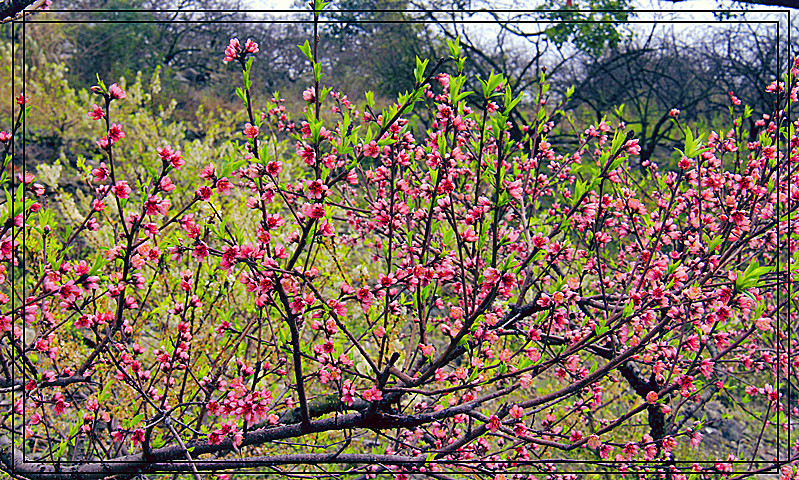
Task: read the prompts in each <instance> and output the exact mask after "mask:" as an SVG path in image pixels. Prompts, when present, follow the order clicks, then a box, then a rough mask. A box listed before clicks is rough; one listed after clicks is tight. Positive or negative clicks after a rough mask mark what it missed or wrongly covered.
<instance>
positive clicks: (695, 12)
mask: <svg viewBox="0 0 799 480" xmlns="http://www.w3.org/2000/svg"><path fill="white" fill-rule="evenodd" d="M244 1H245V3H246V4H248V5H249V6H250V7H252V8H253V9H257V10H291V9H295V8H296V7H294V5H295V3H296V2H295V0H244ZM480 1H481V0H474V1H473V3H472V8H479V6H478V3H480ZM484 1H485V3H483V4H482V5H485V7H486V8H490V9H496V10H500V9H507V10H511V11H515V12H518V10H519V8H520V7H526V8H532V7H533V6H534V4H530V3H525V2H524V1H523V0H484ZM565 1H566V0H564V3H565ZM333 4H335V0H333ZM633 5H634V7H635V18H634V20H633V22H631V23H630V24H629V25H628V27H629V28H630V29H631V30H633V31H634V32H636V33H639V34H649V32H650V31H651V29H652V25H653V22H656V23H657V25H658V26H659V27H661V28H664V29H668V30H669V31H672V32H674V33H675V34H677V35H678V36H682V37H683V38H684V40H688V39H689V38H690V37H693V36H697V37H699V36H705V35H707V34H708V33H710V31H711V30H712V29H714V28H720V27H722V26H723V24H721V23H719V19H718V18H717V17H716V16H715V15H714V13H713V12H716V11H719V9H720V8H728V9H731V10H739V11H740V10H742V6H741V5H736V4H733V3H732V2H731V1H729V0H721V2H719V1H716V0H685V1H680V2H677V3H675V2H670V1H667V0H633ZM743 7H744V8H747V6H746V5H743ZM747 10H748V12H747V14H746V19H747V21H749V22H753V21H754V22H755V23H759V22H766V23H764V24H763V26H764V28H773V23H771V22H775V21H781V22H782V23H783V24H785V22H786V21H787V17H788V14H787V12H788V10H787V9H785V8H782V7H770V6H764V5H749V6H748V8H747ZM508 15H516V13H510V14H508ZM471 18H472V19H477V18H481V17H479V16H478V17H471ZM482 18H483V19H485V23H483V24H476V25H475V24H473V25H471V26H470V28H469V31H470V32H473V34H474V36H475V37H482V39H483V40H484V41H486V43H490V42H491V39H492V38H495V37H496V32H497V30H498V29H497V27H496V23H495V22H494V21H493V20H492V18H491V17H490V16H488V15H487V14H486V15H484V16H483V17H482ZM733 21H735V20H733ZM770 24H771V25H770ZM542 27H543V25H541V24H528V25H527V30H531V29H539V30H540V29H541V28H542ZM473 40H474V39H473ZM480 43H482V42H480Z"/></svg>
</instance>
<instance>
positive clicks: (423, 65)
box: [413, 57, 430, 85]
mask: <svg viewBox="0 0 799 480" xmlns="http://www.w3.org/2000/svg"><path fill="white" fill-rule="evenodd" d="M428 62H430V60H429V59H425V60H420V59H419V57H416V68H414V69H413V76H414V78H415V79H416V84H417V85H421V84H422V81H424V72H425V70H426V69H427V64H428Z"/></svg>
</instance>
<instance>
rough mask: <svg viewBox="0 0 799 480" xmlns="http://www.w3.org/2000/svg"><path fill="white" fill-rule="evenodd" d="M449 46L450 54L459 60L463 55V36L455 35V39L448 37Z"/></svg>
mask: <svg viewBox="0 0 799 480" xmlns="http://www.w3.org/2000/svg"><path fill="white" fill-rule="evenodd" d="M447 47H449V54H450V56H451V57H452V58H453V59H455V60H457V59H458V58H459V57H460V55H461V37H460V36H458V37H455V40H449V39H447Z"/></svg>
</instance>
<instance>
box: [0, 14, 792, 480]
mask: <svg viewBox="0 0 799 480" xmlns="http://www.w3.org/2000/svg"><path fill="white" fill-rule="evenodd" d="M321 7H322V5H321V4H320V3H319V2H317V3H316V4H315V5H313V8H314V9H315V18H318V14H319V11H320V10H321ZM449 47H450V57H449V58H447V59H441V60H439V61H438V62H436V64H435V65H432V66H431V65H429V64H428V62H427V61H421V60H417V67H416V69H415V71H414V88H413V90H412V91H410V92H407V93H406V94H404V95H400V97H399V99H398V101H397V103H396V104H394V105H393V106H391V107H389V108H387V109H385V110H383V111H382V112H381V113H377V112H375V111H374V105H373V104H372V101H371V99H369V98H368V96H367V104H366V105H365V106H364V108H363V109H362V110H359V109H357V108H356V107H355V105H353V104H351V103H350V102H349V101H348V100H347V98H346V96H345V95H344V94H343V93H341V92H334V91H331V90H330V89H329V88H327V87H324V86H323V85H322V84H321V73H320V69H319V68H315V78H314V83H313V85H311V86H309V88H308V89H307V90H306V91H305V92H304V93H303V99H304V101H305V102H306V105H307V108H306V109H305V111H304V112H303V118H302V120H297V121H292V119H291V118H290V117H289V115H288V113H287V112H286V111H285V108H282V105H283V100H282V99H281V98H280V97H279V95H275V97H274V98H273V99H271V100H270V101H269V102H268V108H266V109H265V111H263V112H262V113H261V112H259V111H258V105H259V103H258V101H257V99H254V98H252V97H251V85H252V79H251V78H250V71H251V68H252V61H253V58H254V57H255V56H256V55H257V53H258V50H259V48H258V45H257V44H256V43H255V42H253V41H252V40H249V39H248V40H247V41H246V42H240V41H238V40H237V39H234V40H231V42H230V45H229V46H228V48H227V50H226V51H225V61H228V62H229V63H230V64H231V65H233V66H235V67H238V68H240V69H241V71H242V73H243V86H242V87H241V88H239V89H238V93H239V96H240V98H241V99H242V101H243V103H244V106H245V109H246V111H247V117H248V118H247V121H246V123H245V125H244V126H243V128H242V129H241V133H240V134H238V136H237V138H238V148H237V149H236V150H235V151H232V153H230V154H229V155H226V156H223V157H222V158H217V157H215V158H212V159H208V160H209V161H208V162H207V163H204V166H203V167H202V168H201V169H199V171H194V172H191V173H192V175H191V176H189V174H188V173H187V172H188V170H189V168H190V166H188V165H186V162H185V160H184V159H183V155H182V153H181V152H180V147H179V146H178V145H175V144H171V145H167V144H163V143H159V142H160V139H158V138H154V137H146V138H141V137H140V138H138V139H134V138H133V137H134V136H135V133H133V132H132V131H131V130H128V128H127V127H126V126H125V125H121V124H119V123H118V121H117V120H116V118H117V117H116V115H117V111H118V110H119V108H120V105H124V103H125V102H127V101H129V100H130V99H129V98H127V97H128V95H127V93H126V92H125V90H124V89H123V88H122V87H120V86H119V85H117V84H112V85H111V86H106V85H105V84H103V83H102V82H100V83H99V84H98V85H96V86H94V87H93V89H92V90H93V93H94V94H96V98H97V99H98V100H97V102H98V103H97V104H96V105H92V106H90V105H88V104H87V105H86V108H89V109H90V111H89V116H90V117H91V118H94V119H96V123H95V125H99V126H98V127H97V128H98V130H100V131H102V132H103V133H102V135H100V138H99V140H97V146H98V148H99V149H100V151H101V152H102V154H103V157H102V159H101V161H97V162H95V163H94V164H92V165H91V167H89V170H90V175H87V176H86V177H85V180H86V183H87V188H88V189H90V190H89V191H91V192H92V195H93V199H92V200H91V204H90V208H89V209H88V210H87V211H85V212H84V213H83V216H82V218H80V219H78V220H77V221H75V220H74V219H71V218H63V216H59V217H57V216H56V215H55V214H54V208H53V205H51V204H49V203H48V198H47V197H48V192H49V190H48V188H46V187H45V186H43V185H42V184H41V183H39V182H38V181H37V179H36V178H34V176H33V175H30V174H25V175H22V174H19V175H15V174H13V173H12V172H11V171H10V168H11V167H13V166H14V165H16V164H15V163H13V162H12V159H13V157H14V155H13V154H12V153H13V140H14V138H15V137H18V136H19V133H20V130H19V125H20V122H19V121H17V122H16V123H15V124H14V125H13V128H12V129H11V130H12V131H11V133H5V132H4V133H3V137H2V138H1V139H0V140H2V141H3V143H4V145H5V152H4V153H5V155H4V158H5V159H6V162H5V165H6V167H7V168H6V169H5V170H4V172H3V176H2V183H3V185H4V186H5V190H6V198H7V199H6V203H5V211H4V214H3V216H2V218H0V225H2V232H1V233H0V237H1V238H0V247H2V248H0V252H2V253H1V255H2V256H0V262H2V263H0V271H1V272H2V277H0V283H2V285H3V287H4V288H5V290H4V291H3V293H2V296H1V297H0V301H2V304H3V307H2V312H1V313H2V316H0V330H2V332H3V337H2V343H0V345H2V347H1V349H0V377H2V378H1V379H0V385H2V388H3V392H4V395H5V396H6V398H7V399H8V400H10V401H6V403H5V405H6V407H4V408H6V411H7V416H6V418H7V419H10V420H7V421H6V422H4V424H3V425H4V428H5V429H6V430H7V431H10V432H14V433H16V435H15V436H14V440H13V442H12V443H11V444H10V445H8V446H7V447H6V448H4V449H3V450H2V454H0V460H2V467H3V468H4V469H5V470H6V471H7V472H13V473H14V474H16V475H20V476H23V477H25V476H34V477H36V478H53V479H61V478H67V477H74V476H79V477H81V478H103V477H109V476H116V477H132V476H135V475H137V474H146V473H152V472H161V471H166V472H173V473H187V474H194V475H196V476H197V475H199V472H201V471H223V470H240V469H243V468H249V467H253V468H254V467H259V468H264V467H270V468H274V469H280V468H286V467H282V466H284V465H286V464H304V465H305V466H304V467H297V468H301V469H303V470H304V471H308V472H313V471H320V472H321V471H323V470H324V469H325V465H334V464H344V465H348V466H349V468H351V470H349V472H351V473H352V474H366V475H368V476H374V475H376V474H378V473H381V472H386V471H390V472H392V473H393V474H395V476H396V478H407V477H408V476H409V475H411V474H414V473H429V474H430V475H432V476H434V477H437V478H438V477H441V478H445V477H444V474H458V473H469V472H471V473H475V472H480V473H483V474H489V473H490V474H491V475H494V474H496V477H495V478H504V477H503V476H508V475H511V474H516V473H525V474H526V473H546V474H551V473H554V472H561V473H559V474H558V475H565V474H567V473H568V472H570V471H573V470H574V469H575V468H576V469H579V464H577V463H572V464H565V463H561V462H563V461H569V462H580V461H593V462H594V463H595V465H594V466H593V467H592V469H594V470H598V471H601V470H603V469H609V470H611V471H614V470H617V469H622V470H626V471H630V472H641V473H643V472H660V473H667V472H671V473H673V474H677V475H683V474H686V473H694V474H695V473H703V474H723V475H730V474H732V473H733V472H734V471H740V472H746V473H752V474H753V473H755V472H758V471H766V470H768V469H772V470H773V469H775V468H776V467H777V466H778V465H779V462H777V461H776V460H772V458H771V457H774V456H776V454H777V453H776V452H777V449H779V448H783V449H784V448H786V447H789V446H788V445H787V444H786V443H785V439H784V436H780V435H781V434H780V433H779V432H780V431H787V430H788V429H789V427H790V420H791V418H795V416H796V415H797V410H796V407H795V406H793V407H792V406H791V405H789V404H788V402H787V400H788V399H787V398H785V397H786V396H785V395H783V394H784V393H785V392H788V393H790V390H789V389H788V388H787V387H786V388H784V389H781V388H778V386H779V385H789V384H788V381H789V376H790V378H795V373H794V372H793V371H790V372H789V369H791V367H792V362H793V359H792V357H789V355H788V353H787V352H788V351H787V349H788V348H789V347H792V346H794V344H795V342H796V333H795V331H794V330H793V329H792V328H789V327H787V325H790V324H792V323H793V322H795V320H796V314H795V312H793V311H790V309H789V307H790V305H791V301H792V300H791V298H792V297H791V295H792V293H793V288H794V287H793V280H792V278H791V277H790V272H791V270H790V268H789V265H791V264H792V262H793V261H794V258H795V253H796V236H797V232H796V230H795V228H794V227H793V225H792V224H791V223H789V222H791V221H793V220H795V217H796V208H797V205H799V194H798V193H797V192H798V191H799V190H797V189H796V187H797V185H796V179H797V175H796V172H795V169H796V165H797V158H799V157H797V155H798V154H799V153H798V152H799V138H798V137H797V136H796V134H795V129H796V126H797V125H799V124H797V122H794V123H791V122H790V120H789V115H788V113H789V112H790V102H791V101H796V92H797V86H796V82H795V78H796V74H797V73H798V72H797V69H796V68H794V69H793V70H792V72H791V75H790V76H789V77H786V81H785V83H784V84H776V83H775V84H774V85H772V86H770V87H769V88H768V90H769V91H770V92H771V93H773V94H774V95H775V96H776V98H777V100H778V102H781V103H779V104H780V105H784V106H783V107H781V108H782V109H781V110H779V111H778V112H774V113H773V114H772V115H770V116H764V126H765V127H766V128H764V130H763V133H762V134H761V136H760V138H759V139H758V141H756V142H744V141H743V140H742V135H743V134H742V133H741V131H740V124H741V121H740V118H735V117H734V118H733V120H734V121H733V124H734V126H733V128H732V129H731V130H729V132H720V133H716V132H710V133H709V134H702V135H697V134H695V133H694V132H692V130H691V129H690V128H688V127H684V128H683V131H684V134H685V146H684V149H682V150H681V151H680V155H681V160H680V161H679V164H678V166H679V169H678V170H677V171H669V172H661V171H659V170H658V168H657V166H656V165H655V164H654V163H650V164H648V165H645V166H646V167H647V168H646V169H645V172H644V174H641V173H640V169H639V168H638V167H637V166H636V167H635V168H634V169H631V168H630V159H631V158H633V157H635V156H636V155H637V154H638V152H639V150H640V147H639V146H638V144H637V140H636V139H634V138H632V137H631V136H630V135H627V134H625V132H624V127H623V125H612V124H610V123H607V122H605V121H603V122H600V123H599V124H597V125H592V126H591V127H590V128H588V129H587V130H586V131H585V132H584V133H582V134H581V135H580V141H579V144H578V145H577V146H576V148H574V149H571V150H567V149H565V148H560V147H558V146H554V145H551V144H550V143H549V142H548V141H547V133H548V132H550V131H551V129H552V128H553V127H554V123H553V121H552V120H551V118H552V116H553V115H554V114H556V113H558V111H559V108H558V107H555V108H550V107H547V106H546V101H545V100H546V96H545V93H546V88H545V87H542V90H541V91H540V92H539V97H538V98H537V99H536V105H537V110H536V112H535V115H534V118H535V120H534V121H533V122H532V123H531V124H530V125H527V126H525V127H524V132H525V135H524V138H522V139H521V141H515V140H512V139H511V138H510V136H509V134H508V128H509V125H508V114H509V112H510V110H511V109H512V108H513V107H514V106H515V105H516V104H517V103H518V102H519V101H520V98H513V97H512V95H511V94H510V89H509V88H508V86H507V83H506V81H505V78H504V77H503V76H502V75H500V74H493V73H492V74H491V76H490V77H489V78H487V79H482V80H481V83H482V86H483V88H482V91H479V92H465V91H463V89H462V87H463V85H464V83H465V80H466V79H465V77H464V76H463V75H461V71H462V66H463V57H462V56H461V53H460V48H459V45H458V42H457V41H454V42H450V44H449ZM301 50H302V51H303V53H304V54H305V55H306V56H307V57H308V59H309V60H310V61H311V63H312V65H318V63H317V62H318V59H317V58H316V42H314V43H309V42H306V43H305V44H304V45H303V46H302V47H301ZM447 63H452V64H454V65H455V69H456V71H457V73H454V74H452V75H448V74H445V73H442V71H441V69H442V68H443V67H444V65H445V64H447ZM542 84H543V82H542ZM468 95H476V96H478V97H480V98H482V105H483V106H484V108H483V109H480V110H472V109H471V108H469V107H468V106H466V105H465V98H466V96H468ZM26 101H27V100H26V99H23V98H20V102H19V103H20V106H19V117H18V118H22V116H23V115H25V112H26V111H27V109H28V108H30V107H29V106H27V105H26ZM32 101H34V102H35V99H33V100H32ZM420 105H421V106H420ZM419 108H429V109H430V110H431V111H432V113H433V115H435V117H436V121H435V123H434V124H433V125H432V128H430V129H429V130H428V131H426V132H417V131H413V130H412V129H411V122H409V119H410V118H411V117H412V115H413V112H414V111H416V109H419ZM328 112H329V113H328ZM730 112H731V113H732V114H733V116H734V115H738V114H743V115H744V116H746V115H751V112H750V111H749V110H747V111H745V112H744V111H743V110H742V109H741V107H740V106H734V107H731V110H730ZM323 113H324V114H323ZM677 118H678V117H676V114H675V120H674V121H675V122H677ZM677 123H678V125H679V122H677ZM284 134H290V135H291V136H292V137H293V138H294V139H295V141H296V149H295V150H296V157H294V158H295V160H294V161H293V162H292V161H287V160H286V158H285V157H284V156H283V155H282V152H281V149H280V148H279V147H280V141H279V140H278V136H279V135H284ZM133 141H136V142H143V144H146V145H149V149H147V148H144V147H142V148H138V147H137V148H136V151H137V152H141V159H140V160H139V159H138V157H137V160H136V162H137V166H138V168H132V165H131V164H128V165H127V166H126V165H125V162H122V161H120V151H124V148H125V145H126V143H132V142H133ZM781 146H782V147H785V148H786V149H785V151H784V152H783V151H782V149H781V148H779V147H781ZM128 158H129V161H134V160H133V158H132V157H130V156H128ZM14 162H16V160H14ZM45 171H46V169H45ZM178 175H180V178H181V179H182V181H183V182H188V181H192V182H194V185H193V186H191V187H188V188H186V187H185V185H186V184H185V183H183V184H181V186H180V188H177V187H176V185H175V184H176V182H175V179H176V178H178ZM76 208H77V207H76ZM100 229H103V230H102V231H104V232H105V233H106V235H107V237H105V238H103V237H102V236H99V237H98V236H97V235H96V232H97V231H98V230H100ZM93 236H94V237H97V238H95V242H94V243H93V244H95V245H98V249H99V251H96V252H95V251H93V250H92V249H91V248H87V247H85V246H83V247H82V246H81V245H84V244H81V243H79V240H80V239H82V238H87V237H93ZM775 385H776V386H775ZM715 398H724V400H725V402H726V403H727V405H729V406H730V407H729V408H730V409H732V410H733V411H734V412H736V413H737V414H740V415H746V416H749V419H750V420H751V421H754V422H756V424H757V425H758V426H759V427H760V426H762V428H757V429H756V431H755V432H754V433H753V435H754V437H755V442H753V443H752V445H753V446H752V447H751V449H750V451H748V452H747V456H746V457H737V456H736V455H737V452H732V451H730V452H724V454H723V455H721V456H720V457H719V458H717V459H715V460H714V461H710V462H698V463H695V464H693V465H685V464H681V463H679V462H678V461H679V460H682V459H681V458H679V457H678V456H677V454H678V453H680V454H685V452H686V451H687V449H688V448H695V447H697V446H699V445H700V444H701V442H702V433H701V430H702V428H703V427H704V426H705V425H703V423H702V420H701V417H702V413H701V412H702V407H703V406H704V405H705V404H706V403H707V402H709V401H711V400H713V399H715ZM790 401H791V402H793V401H795V400H794V398H791V400H790ZM764 453H765V455H766V456H767V458H766V460H767V461H766V462H765V463H750V462H748V461H749V460H752V461H753V462H754V461H758V462H759V461H760V460H761V458H762V455H763V454H764ZM234 454H235V455H234ZM23 455H24V456H25V459H24V461H23ZM782 459H783V460H784V457H782ZM738 460H742V461H745V463H743V464H742V465H741V464H736V463H735V461H738ZM790 468H791V467H788V468H787V469H784V474H785V476H786V478H787V477H790V476H791V474H792V473H791V471H790Z"/></svg>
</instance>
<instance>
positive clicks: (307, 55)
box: [297, 40, 314, 63]
mask: <svg viewBox="0 0 799 480" xmlns="http://www.w3.org/2000/svg"><path fill="white" fill-rule="evenodd" d="M297 47H299V49H300V51H302V53H304V54H305V58H307V59H308V60H310V61H311V63H313V61H314V60H313V54H312V53H311V45H310V44H309V43H308V40H306V41H305V43H303V44H302V45H297Z"/></svg>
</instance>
